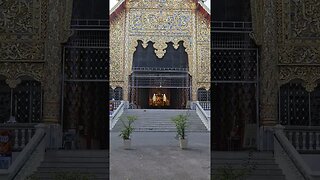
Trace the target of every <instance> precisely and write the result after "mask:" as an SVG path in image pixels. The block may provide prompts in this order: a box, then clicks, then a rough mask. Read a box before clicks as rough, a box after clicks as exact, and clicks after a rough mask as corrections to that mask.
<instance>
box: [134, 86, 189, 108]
mask: <svg viewBox="0 0 320 180" xmlns="http://www.w3.org/2000/svg"><path fill="white" fill-rule="evenodd" d="M187 93H188V90H185V89H182V88H139V89H138V90H137V91H136V93H135V94H134V96H135V97H133V98H134V101H133V104H135V105H136V107H137V108H139V109H184V108H186V105H187V101H188V97H189V96H188V94H187Z"/></svg>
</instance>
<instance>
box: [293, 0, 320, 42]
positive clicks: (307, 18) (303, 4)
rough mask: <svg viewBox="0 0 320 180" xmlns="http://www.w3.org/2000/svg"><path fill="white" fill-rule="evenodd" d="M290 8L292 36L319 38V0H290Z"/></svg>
mask: <svg viewBox="0 0 320 180" xmlns="http://www.w3.org/2000/svg"><path fill="white" fill-rule="evenodd" d="M290 10H291V13H290V21H291V22H290V26H291V28H292V29H291V33H292V36H293V37H303V38H304V37H318V38H320V1H318V0H290Z"/></svg>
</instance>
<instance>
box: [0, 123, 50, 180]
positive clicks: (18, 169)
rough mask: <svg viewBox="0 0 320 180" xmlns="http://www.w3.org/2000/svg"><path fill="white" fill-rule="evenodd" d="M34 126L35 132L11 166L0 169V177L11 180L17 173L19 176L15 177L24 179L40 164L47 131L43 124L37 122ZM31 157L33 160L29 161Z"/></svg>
mask: <svg viewBox="0 0 320 180" xmlns="http://www.w3.org/2000/svg"><path fill="white" fill-rule="evenodd" d="M35 127H36V132H35V134H34V136H33V137H32V138H31V139H30V141H29V142H28V144H27V145H26V146H25V147H24V148H23V150H22V151H21V152H20V153H19V155H18V156H17V158H16V159H15V160H14V161H13V163H12V164H11V166H10V167H9V168H8V169H1V170H0V179H8V180H13V179H16V176H17V175H19V176H21V177H20V178H17V179H26V177H27V176H28V175H31V173H33V171H35V170H36V168H37V167H38V166H39V165H40V162H41V161H42V160H43V158H44V152H45V148H46V142H47V138H45V137H46V134H47V133H46V131H45V128H46V126H45V125H44V124H38V125H36V126H35ZM35 153H38V154H37V155H38V156H37V155H35ZM31 158H32V161H33V162H30V161H29V160H31ZM28 161H29V162H28ZM28 165H29V166H28ZM30 165H31V166H30Z"/></svg>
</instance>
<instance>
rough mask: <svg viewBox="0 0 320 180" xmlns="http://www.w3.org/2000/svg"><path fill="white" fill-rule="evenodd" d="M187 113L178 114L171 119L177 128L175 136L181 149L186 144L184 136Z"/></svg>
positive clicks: (184, 147) (185, 146)
mask: <svg viewBox="0 0 320 180" xmlns="http://www.w3.org/2000/svg"><path fill="white" fill-rule="evenodd" d="M187 119H188V116H187V115H183V114H179V115H177V116H176V117H173V118H172V119H171V120H172V121H173V122H174V124H175V125H176V128H177V136H178V137H179V143H180V148H181V149H186V148H187V146H188V140H187V138H186V134H185V130H186V127H187Z"/></svg>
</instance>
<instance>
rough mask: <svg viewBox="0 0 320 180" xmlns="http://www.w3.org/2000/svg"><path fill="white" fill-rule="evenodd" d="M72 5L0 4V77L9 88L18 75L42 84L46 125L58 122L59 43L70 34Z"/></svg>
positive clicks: (49, 1)
mask: <svg viewBox="0 0 320 180" xmlns="http://www.w3.org/2000/svg"><path fill="white" fill-rule="evenodd" d="M72 2H73V1H72V0H67V1H65V0H40V1H39V0H38V1H36V0H29V1H20V0H3V1H1V2H0V75H3V76H5V77H6V82H7V83H8V84H9V85H10V87H12V88H14V87H15V85H14V84H17V83H19V82H20V81H19V77H21V76H30V77H32V78H33V79H35V80H37V81H40V82H41V85H42V87H43V89H44V104H43V108H44V109H43V118H44V119H43V120H44V121H45V122H55V123H56V122H58V121H59V119H60V117H59V116H60V70H61V68H60V67H61V66H60V62H61V43H62V42H65V41H66V40H67V38H68V37H69V35H70V30H69V29H70V21H71V12H72Z"/></svg>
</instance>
